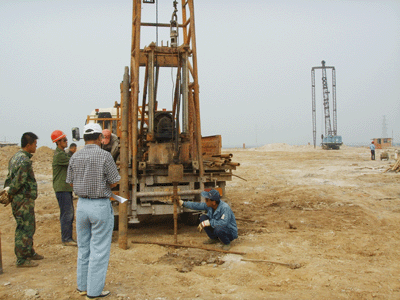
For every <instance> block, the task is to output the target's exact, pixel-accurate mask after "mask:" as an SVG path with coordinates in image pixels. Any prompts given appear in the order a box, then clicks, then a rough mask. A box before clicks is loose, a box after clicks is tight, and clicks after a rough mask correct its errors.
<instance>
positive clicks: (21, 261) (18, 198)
mask: <svg viewBox="0 0 400 300" xmlns="http://www.w3.org/2000/svg"><path fill="white" fill-rule="evenodd" d="M37 139H38V137H37V136H36V134H34V133H32V132H26V133H24V134H23V135H22V138H21V150H19V151H18V152H17V153H16V154H15V155H14V156H13V157H12V158H11V159H10V161H9V163H8V175H7V178H6V181H5V184H4V187H8V188H9V189H8V195H9V196H10V198H11V199H12V202H11V207H12V212H13V215H14V218H15V221H16V222H17V228H16V229H15V255H16V256H17V267H36V266H38V264H37V263H36V262H34V261H32V260H40V259H43V256H42V255H39V254H37V253H36V252H35V250H34V249H33V235H34V233H35V227H36V224H35V199H36V198H37V183H36V179H35V174H34V173H33V169H32V161H31V160H30V158H31V157H32V154H33V153H35V152H36V147H37Z"/></svg>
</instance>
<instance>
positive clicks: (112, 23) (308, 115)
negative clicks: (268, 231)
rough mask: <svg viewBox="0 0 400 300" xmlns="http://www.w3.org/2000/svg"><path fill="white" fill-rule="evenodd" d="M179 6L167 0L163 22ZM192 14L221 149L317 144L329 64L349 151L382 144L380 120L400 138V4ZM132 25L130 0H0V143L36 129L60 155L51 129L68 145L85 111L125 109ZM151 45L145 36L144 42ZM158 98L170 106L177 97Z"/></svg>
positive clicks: (306, 4) (308, 1)
mask: <svg viewBox="0 0 400 300" xmlns="http://www.w3.org/2000/svg"><path fill="white" fill-rule="evenodd" d="M172 3H173V1H172V0H170V1H167V0H162V1H161V2H160V4H159V7H158V20H159V22H162V23H167V22H169V20H170V18H171V14H172V12H173V5H172ZM178 7H179V6H178ZM143 17H144V18H143V19H142V21H151V22H153V21H155V19H156V6H155V5H151V4H143ZM195 17H196V34H197V52H198V68H199V84H200V102H201V123H202V134H203V136H206V135H215V134H220V135H222V141H223V145H224V146H225V147H228V146H241V145H242V144H243V143H246V145H249V146H262V145H265V144H269V143H288V144H297V145H304V144H307V143H311V144H312V111H311V102H312V101H311V99H312V98H311V68H312V67H314V66H320V65H321V61H322V60H325V61H326V64H327V65H328V66H334V67H335V68H336V84H337V91H336V92H337V118H338V135H341V136H342V138H343V141H344V143H345V144H346V143H348V144H350V143H365V144H368V143H369V142H370V140H371V138H374V137H380V136H381V135H382V127H383V126H382V123H383V116H386V128H387V133H388V137H392V133H393V137H394V139H395V142H397V143H399V142H400V67H399V65H400V64H399V63H400V1H398V0H376V1H372V0H371V1H368V0H365V1H344V0H343V1H338V0H337V1H323V0H315V1H312V0H293V1H289V0H279V1H278V0H276V1H268V0H255V1H242V0H241V1H239V0H229V1H228V0H220V1H211V0H201V1H200V0H196V1H195ZM178 18H179V19H178V20H180V18H181V16H180V12H179V14H178ZM131 22H132V1H131V0H79V1H77V0H47V1H46V0H36V1H33V0H31V1H27V0H26V1H24V0H1V1H0V103H1V110H0V141H4V140H7V141H9V142H18V143H19V141H20V137H21V135H22V133H23V132H26V131H32V132H34V133H36V134H37V135H38V136H39V146H43V145H46V146H50V147H52V148H54V144H52V143H51V140H50V134H51V132H52V131H53V130H55V129H60V130H63V131H64V132H66V133H67V135H68V138H69V140H70V141H71V140H72V138H71V128H72V127H75V126H78V127H80V128H81V130H82V128H83V125H84V122H85V119H86V115H87V114H89V113H90V112H91V111H92V110H93V109H95V108H103V107H111V106H113V104H114V102H115V101H119V99H120V90H119V84H120V82H121V80H122V77H123V72H124V67H125V66H129V64H130V43H131ZM158 36H159V42H160V41H161V40H163V41H164V45H165V43H166V41H167V40H169V32H168V31H161V30H160V31H159V33H158ZM155 40H156V34H155V31H154V30H152V31H146V32H142V38H141V44H142V46H143V45H148V44H150V42H152V41H155ZM163 72H164V73H166V74H167V75H165V76H166V77H167V78H168V80H169V81H171V78H170V77H171V76H170V70H163ZM168 74H169V75H168ZM328 74H330V73H328ZM168 76H169V77H168ZM321 77H322V76H321V71H320V70H319V71H317V72H316V85H317V90H316V91H317V93H316V97H317V142H318V143H320V135H321V134H322V133H323V128H324V126H323V121H322V116H323V107H322V103H323V101H322V100H323V98H322V91H321V86H322V81H321ZM140 82H141V85H142V83H143V78H141V79H140ZM328 86H329V90H330V91H331V90H332V85H331V81H330V75H329V81H328ZM158 97H159V99H160V101H161V102H162V101H166V102H165V103H166V105H165V106H166V107H168V108H170V107H169V106H167V105H170V104H169V103H170V102H171V91H167V92H163V94H162V95H159V96H158ZM163 99H164V100H163ZM161 106H164V105H163V104H162V103H161ZM78 145H83V141H81V142H79V143H78Z"/></svg>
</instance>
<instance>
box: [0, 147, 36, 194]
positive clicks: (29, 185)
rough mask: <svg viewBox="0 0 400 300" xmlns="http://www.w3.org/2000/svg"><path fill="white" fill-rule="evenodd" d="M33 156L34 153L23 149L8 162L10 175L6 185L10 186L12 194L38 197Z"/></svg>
mask: <svg viewBox="0 0 400 300" xmlns="http://www.w3.org/2000/svg"><path fill="white" fill-rule="evenodd" d="M31 157H32V154H30V153H28V152H26V151H24V150H22V149H21V150H19V151H18V152H17V153H15V155H14V156H13V157H12V158H11V159H10V161H9V162H8V175H7V178H6V181H5V183H4V187H7V186H9V187H10V189H9V191H8V194H9V195H10V196H12V197H15V196H17V195H21V196H23V197H24V198H30V199H32V200H35V199H36V198H37V183H36V179H35V174H34V173H33V169H32V161H31Z"/></svg>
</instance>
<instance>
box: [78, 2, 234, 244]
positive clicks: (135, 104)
mask: <svg viewBox="0 0 400 300" xmlns="http://www.w3.org/2000/svg"><path fill="white" fill-rule="evenodd" d="M142 1H143V3H142ZM156 1H157V0H133V16H132V20H133V21H132V44H131V60H130V67H125V73H124V76H123V81H122V83H121V85H120V90H121V101H120V103H118V102H115V105H114V107H113V108H112V109H108V110H107V109H106V110H102V109H97V110H96V111H94V112H93V113H92V114H91V115H90V116H88V118H87V120H86V122H97V123H101V124H102V126H103V129H105V128H108V129H110V130H111V131H112V132H113V133H114V134H116V135H117V136H118V137H119V138H120V158H119V159H118V160H117V165H118V167H119V171H120V175H121V180H120V182H119V186H118V187H116V188H114V194H119V196H121V197H124V198H126V199H129V201H126V202H124V203H118V202H117V201H113V208H114V215H115V216H116V219H119V221H118V228H119V229H118V230H119V246H120V248H123V249H126V248H127V224H134V223H139V222H141V220H142V219H144V218H148V217H151V216H154V215H173V217H174V235H175V241H176V239H177V238H176V236H177V225H176V222H177V218H178V215H179V216H180V218H181V219H182V220H183V221H184V222H186V223H188V224H195V223H196V222H198V214H196V213H195V212H194V211H191V210H189V209H187V208H184V207H178V205H177V202H178V200H179V199H182V200H184V201H197V202H200V201H202V199H201V196H200V193H201V192H202V191H203V190H210V189H212V188H213V189H216V190H218V191H219V193H220V194H221V196H222V199H224V198H225V197H226V195H225V186H226V181H230V180H232V176H233V174H232V171H233V170H235V169H236V167H237V166H239V163H234V162H232V161H231V158H232V154H221V148H222V141H221V136H220V135H215V136H208V137H202V135H201V127H200V100H199V81H198V69H197V49H196V28H195V14H194V4H193V0H183V1H181V2H180V4H179V2H178V1H172V7H171V10H172V17H171V19H170V20H169V22H168V23H167V22H165V23H161V22H158V21H157V22H156V23H150V22H144V21H142V9H145V7H142V4H143V6H148V5H154V4H155V5H157V2H156ZM179 10H180V11H181V19H180V20H179V17H178V11H179ZM157 11H158V10H157ZM157 20H158V16H157ZM143 27H152V28H154V29H155V30H157V37H158V29H159V28H163V29H164V30H168V29H169V36H168V39H169V40H168V42H167V43H166V45H163V42H162V43H161V45H158V41H156V42H151V43H149V44H148V46H144V47H143V48H141V46H140V41H141V33H142V28H143ZM180 40H181V41H182V43H181V44H179V41H180ZM161 69H167V70H168V72H170V73H171V74H172V73H173V72H175V73H174V75H175V79H174V80H173V82H174V84H173V85H172V88H171V90H172V91H173V92H172V93H170V94H168V93H164V94H161V93H160V92H158V86H159V85H160V83H159V81H160V80H161V78H162V76H160V72H161ZM140 70H141V71H142V72H140ZM170 70H171V71H170ZM140 74H144V76H143V75H142V76H143V86H142V88H141V89H140V84H139V76H140ZM169 81H170V79H169ZM140 91H141V93H140ZM167 94H168V95H167ZM168 97H169V98H170V100H171V107H170V108H169V109H162V108H161V109H160V107H159V101H158V100H159V99H160V98H168ZM107 111H108V112H107ZM73 137H74V138H75V139H78V138H79V130H78V131H77V130H76V128H75V131H74V130H73ZM171 200H172V201H171ZM203 201H204V200H203ZM117 216H118V217H117Z"/></svg>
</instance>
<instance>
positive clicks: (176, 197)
mask: <svg viewBox="0 0 400 300" xmlns="http://www.w3.org/2000/svg"><path fill="white" fill-rule="evenodd" d="M173 184H174V190H173V196H174V240H175V244H177V243H178V204H177V202H178V182H174V183H173Z"/></svg>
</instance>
